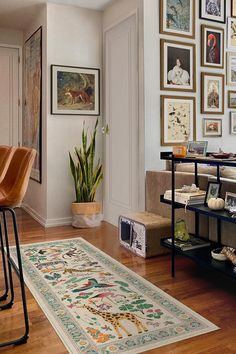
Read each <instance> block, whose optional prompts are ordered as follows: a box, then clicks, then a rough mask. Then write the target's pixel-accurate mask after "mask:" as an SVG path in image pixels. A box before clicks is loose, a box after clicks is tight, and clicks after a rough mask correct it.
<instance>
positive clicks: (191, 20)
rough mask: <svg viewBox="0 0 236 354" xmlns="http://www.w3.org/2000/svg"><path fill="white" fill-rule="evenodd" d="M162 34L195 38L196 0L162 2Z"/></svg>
mask: <svg viewBox="0 0 236 354" xmlns="http://www.w3.org/2000/svg"><path fill="white" fill-rule="evenodd" d="M160 33H163V34H168V35H172V36H178V37H188V38H195V0H181V2H180V1H179V0H160Z"/></svg>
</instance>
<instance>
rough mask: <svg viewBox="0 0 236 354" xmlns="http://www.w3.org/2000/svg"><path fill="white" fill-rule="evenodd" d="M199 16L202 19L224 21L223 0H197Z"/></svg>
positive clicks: (224, 3) (224, 7) (224, 9)
mask: <svg viewBox="0 0 236 354" xmlns="http://www.w3.org/2000/svg"><path fill="white" fill-rule="evenodd" d="M199 2H200V18H202V19H203V20H208V21H214V22H221V23H225V18H226V1H225V0H199Z"/></svg>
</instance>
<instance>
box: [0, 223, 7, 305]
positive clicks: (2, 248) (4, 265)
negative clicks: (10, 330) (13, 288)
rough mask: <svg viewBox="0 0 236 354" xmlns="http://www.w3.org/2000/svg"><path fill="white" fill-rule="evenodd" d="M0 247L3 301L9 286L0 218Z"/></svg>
mask: <svg viewBox="0 0 236 354" xmlns="http://www.w3.org/2000/svg"><path fill="white" fill-rule="evenodd" d="M0 247H1V253H2V266H3V273H4V283H5V292H4V294H3V295H2V296H0V301H4V300H6V299H7V296H8V290H9V286H8V278H7V266H6V259H5V252H4V242H3V235H2V224H1V220H0Z"/></svg>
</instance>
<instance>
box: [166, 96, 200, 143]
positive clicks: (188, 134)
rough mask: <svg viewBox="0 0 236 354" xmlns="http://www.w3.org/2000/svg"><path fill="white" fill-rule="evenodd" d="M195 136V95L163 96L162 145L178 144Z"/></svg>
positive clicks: (193, 138)
mask: <svg viewBox="0 0 236 354" xmlns="http://www.w3.org/2000/svg"><path fill="white" fill-rule="evenodd" d="M195 136H196V103H195V97H184V98H182V97H180V96H161V145H162V146H174V145H178V144H181V143H183V142H186V141H188V140H195Z"/></svg>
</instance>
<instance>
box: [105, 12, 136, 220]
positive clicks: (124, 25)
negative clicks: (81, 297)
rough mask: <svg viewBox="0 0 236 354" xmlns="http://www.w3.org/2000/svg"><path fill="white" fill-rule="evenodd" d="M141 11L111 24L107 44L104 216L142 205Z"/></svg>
mask: <svg viewBox="0 0 236 354" xmlns="http://www.w3.org/2000/svg"><path fill="white" fill-rule="evenodd" d="M137 31H138V28H137V14H133V15H131V16H130V17H128V18H127V19H125V20H123V21H122V22H120V23H118V24H116V25H114V26H113V27H111V28H109V29H108V30H106V31H105V33H104V42H105V43H104V44H105V119H106V124H108V126H109V134H108V135H107V136H106V138H105V171H104V174H105V176H104V219H105V220H106V221H107V222H109V223H111V224H113V225H116V226H117V224H118V217H119V215H121V214H124V213H129V212H133V211H137V210H138V208H139V183H140V180H139V173H140V169H139V102H138V95H139V91H138V85H139V77H138V72H139V67H138V65H139V62H138V35H137Z"/></svg>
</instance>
